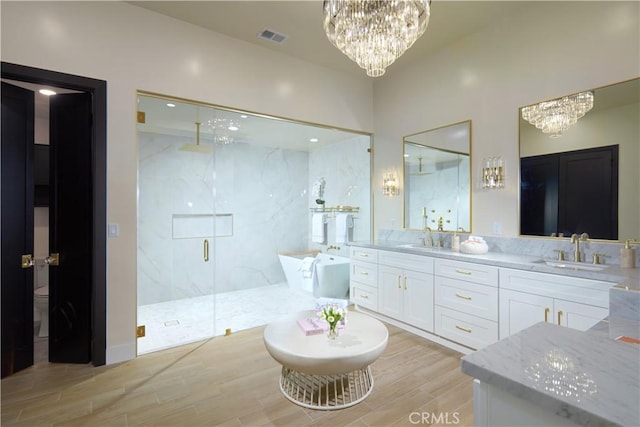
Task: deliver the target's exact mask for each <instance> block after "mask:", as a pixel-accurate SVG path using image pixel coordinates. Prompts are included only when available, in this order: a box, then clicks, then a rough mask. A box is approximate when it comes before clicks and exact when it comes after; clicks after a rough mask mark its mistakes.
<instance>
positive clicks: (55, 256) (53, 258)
mask: <svg viewBox="0 0 640 427" xmlns="http://www.w3.org/2000/svg"><path fill="white" fill-rule="evenodd" d="M44 262H45V263H46V264H48V265H60V254H59V253H57V252H56V253H52V254H51V255H49V256H48V257H46V258H45V259H44Z"/></svg>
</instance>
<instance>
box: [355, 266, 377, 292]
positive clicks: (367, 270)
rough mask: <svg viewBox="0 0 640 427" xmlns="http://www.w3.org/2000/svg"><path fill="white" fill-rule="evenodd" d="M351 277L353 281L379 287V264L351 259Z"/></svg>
mask: <svg viewBox="0 0 640 427" xmlns="http://www.w3.org/2000/svg"><path fill="white" fill-rule="evenodd" d="M350 279H351V281H352V282H354V281H355V282H359V283H364V284H365V285H369V286H373V287H376V288H377V287H378V264H371V263H369V262H362V261H356V260H353V259H352V260H351V273H350Z"/></svg>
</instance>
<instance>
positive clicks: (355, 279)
mask: <svg viewBox="0 0 640 427" xmlns="http://www.w3.org/2000/svg"><path fill="white" fill-rule="evenodd" d="M350 258H351V266H350V273H349V287H350V290H349V298H350V300H351V302H353V303H355V304H357V305H359V306H362V307H365V308H368V309H369V310H374V311H377V310H378V251H377V250H376V249H371V248H359V247H354V246H352V247H351V249H350Z"/></svg>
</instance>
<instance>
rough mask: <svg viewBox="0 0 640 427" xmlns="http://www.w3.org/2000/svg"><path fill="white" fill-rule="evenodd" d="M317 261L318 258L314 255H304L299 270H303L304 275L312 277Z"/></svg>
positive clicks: (304, 276) (306, 277) (307, 277)
mask: <svg viewBox="0 0 640 427" xmlns="http://www.w3.org/2000/svg"><path fill="white" fill-rule="evenodd" d="M315 263H316V259H315V258H313V257H304V259H303V260H302V263H301V264H300V268H299V270H300V271H302V277H303V278H305V279H310V278H311V277H312V276H313V269H314V265H315Z"/></svg>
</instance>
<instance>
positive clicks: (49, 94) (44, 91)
mask: <svg viewBox="0 0 640 427" xmlns="http://www.w3.org/2000/svg"><path fill="white" fill-rule="evenodd" d="M38 92H40V93H41V94H43V95H46V96H51V95H55V94H56V92H54V91H52V90H51V89H40V90H39V91H38Z"/></svg>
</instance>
